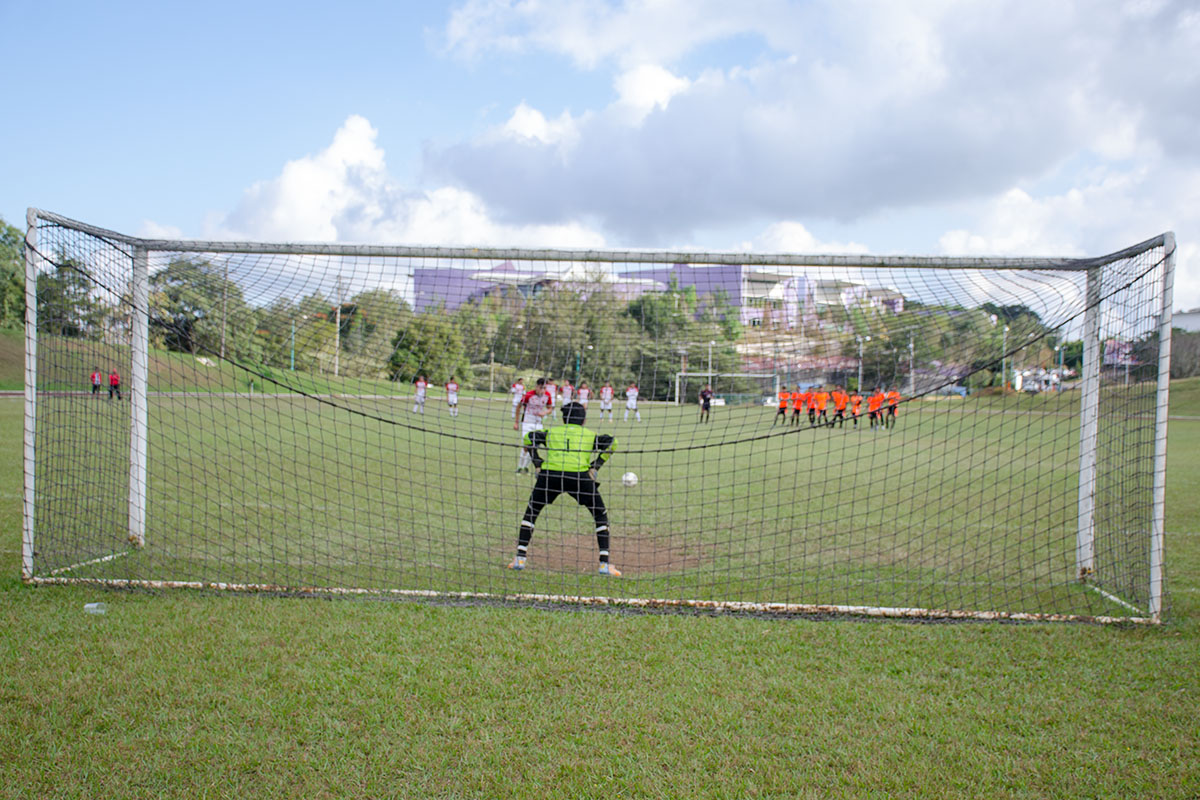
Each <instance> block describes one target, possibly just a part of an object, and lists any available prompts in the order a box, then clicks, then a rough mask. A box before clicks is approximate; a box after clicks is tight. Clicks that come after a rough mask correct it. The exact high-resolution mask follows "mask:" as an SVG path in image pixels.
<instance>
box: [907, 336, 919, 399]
mask: <svg viewBox="0 0 1200 800" xmlns="http://www.w3.org/2000/svg"><path fill="white" fill-rule="evenodd" d="M914 352H915V348H914V347H913V335H912V334H911V333H910V334H908V396H909V397H912V396H913V395H914V394H916V393H917V375H916V372H914V370H913V361H914Z"/></svg>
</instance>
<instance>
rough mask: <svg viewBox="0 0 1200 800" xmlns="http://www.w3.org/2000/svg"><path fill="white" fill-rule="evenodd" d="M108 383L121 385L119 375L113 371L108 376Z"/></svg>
mask: <svg viewBox="0 0 1200 800" xmlns="http://www.w3.org/2000/svg"><path fill="white" fill-rule="evenodd" d="M108 385H109V386H120V385H121V376H120V375H118V374H117V373H115V372H114V373H113V374H112V375H109V376H108Z"/></svg>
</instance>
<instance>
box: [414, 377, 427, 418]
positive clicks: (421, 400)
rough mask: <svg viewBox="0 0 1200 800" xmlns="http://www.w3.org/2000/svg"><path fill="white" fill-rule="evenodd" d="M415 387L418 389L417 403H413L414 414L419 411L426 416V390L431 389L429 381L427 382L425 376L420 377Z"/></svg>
mask: <svg viewBox="0 0 1200 800" xmlns="http://www.w3.org/2000/svg"><path fill="white" fill-rule="evenodd" d="M414 385H415V386H416V387H417V396H416V397H415V398H414V399H415V400H416V402H415V403H413V413H414V414H415V413H417V412H418V411H419V412H421V413H422V414H424V413H425V390H426V389H428V388H429V381H427V380H425V376H424V375H418V376H417V382H416V383H415V384H414Z"/></svg>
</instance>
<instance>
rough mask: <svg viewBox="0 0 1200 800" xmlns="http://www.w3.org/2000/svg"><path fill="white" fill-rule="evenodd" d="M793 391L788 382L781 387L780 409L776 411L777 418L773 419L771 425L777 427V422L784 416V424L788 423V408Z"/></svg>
mask: <svg viewBox="0 0 1200 800" xmlns="http://www.w3.org/2000/svg"><path fill="white" fill-rule="evenodd" d="M791 399H792V393H791V392H789V391H788V388H787V384H786V383H785V384H783V385H782V386H780V387H779V410H778V411H776V412H775V419H773V420H771V427H772V428H774V427H775V423H776V422H779V418H780V417H783V424H784V425H787V408H788V403H789V402H791Z"/></svg>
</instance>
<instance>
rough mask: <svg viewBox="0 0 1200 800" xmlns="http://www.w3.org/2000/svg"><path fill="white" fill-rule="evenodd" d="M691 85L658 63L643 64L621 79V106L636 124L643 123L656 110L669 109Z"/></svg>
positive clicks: (619, 78)
mask: <svg viewBox="0 0 1200 800" xmlns="http://www.w3.org/2000/svg"><path fill="white" fill-rule="evenodd" d="M689 85H691V81H689V80H687V79H686V78H679V77H676V76H675V75H672V74H671V72H670V71H669V70H666V69H664V68H663V67H660V66H658V65H657V64H641V65H639V66H636V67H634V68H633V69H630V70H626V71H625V72H623V73H621V74H620V75H618V76H617V79H616V81H615V87H616V90H617V96H618V100H617V104H618V105H619V106H624V107H625V108H627V109H628V110H629V113H630V121H631V122H632V123H634V124H636V123H640V122H641V121H642V120H643V119H645V118H646V115H647V114H649V113H650V112H652V111H654V110H655V109H664V108H666V107H667V104H668V103H670V102H671V98H672V97H674V96H675V95H677V94H679V93H680V92H682V91H684V90H686V89H687V88H688V86H689Z"/></svg>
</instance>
